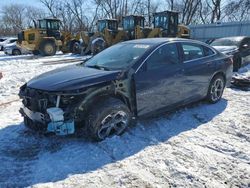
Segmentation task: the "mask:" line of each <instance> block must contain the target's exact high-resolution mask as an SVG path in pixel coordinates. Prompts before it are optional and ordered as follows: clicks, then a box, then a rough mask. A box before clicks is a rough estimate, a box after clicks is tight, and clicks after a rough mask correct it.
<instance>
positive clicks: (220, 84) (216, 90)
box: [207, 75, 225, 103]
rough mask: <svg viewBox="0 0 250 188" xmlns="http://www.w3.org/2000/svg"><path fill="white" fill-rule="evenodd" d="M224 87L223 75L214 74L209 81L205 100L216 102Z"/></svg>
mask: <svg viewBox="0 0 250 188" xmlns="http://www.w3.org/2000/svg"><path fill="white" fill-rule="evenodd" d="M224 88H225V80H224V78H223V76H221V75H217V76H215V77H214V78H213V79H212V81H211V82H210V85H209V88H208V93H207V100H208V101H209V102H210V103H216V102H218V101H219V100H220V99H221V96H222V94H223V91H224Z"/></svg>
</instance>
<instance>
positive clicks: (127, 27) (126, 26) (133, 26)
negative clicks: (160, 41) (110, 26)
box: [122, 15, 145, 40]
mask: <svg viewBox="0 0 250 188" xmlns="http://www.w3.org/2000/svg"><path fill="white" fill-rule="evenodd" d="M144 23H145V18H144V17H143V16H139V15H129V16H124V17H123V19H122V26H123V30H124V31H125V32H126V34H127V38H128V39H129V40H132V39H139V38H144V36H145V35H144V33H143V31H145V28H144Z"/></svg>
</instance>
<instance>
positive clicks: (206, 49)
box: [203, 46, 215, 56]
mask: <svg viewBox="0 0 250 188" xmlns="http://www.w3.org/2000/svg"><path fill="white" fill-rule="evenodd" d="M203 50H204V54H205V56H210V55H213V54H215V53H214V51H213V50H212V49H211V48H208V47H206V46H203Z"/></svg>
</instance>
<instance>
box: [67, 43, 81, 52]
mask: <svg viewBox="0 0 250 188" xmlns="http://www.w3.org/2000/svg"><path fill="white" fill-rule="evenodd" d="M69 49H70V52H71V53H73V54H80V42H79V41H77V40H73V41H71V42H70V48H69Z"/></svg>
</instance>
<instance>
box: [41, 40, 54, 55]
mask: <svg viewBox="0 0 250 188" xmlns="http://www.w3.org/2000/svg"><path fill="white" fill-rule="evenodd" d="M39 52H40V54H41V55H42V56H53V55H55V54H56V45H55V42H53V41H51V40H45V41H43V42H42V43H41V45H40V48H39Z"/></svg>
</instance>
